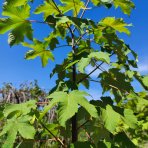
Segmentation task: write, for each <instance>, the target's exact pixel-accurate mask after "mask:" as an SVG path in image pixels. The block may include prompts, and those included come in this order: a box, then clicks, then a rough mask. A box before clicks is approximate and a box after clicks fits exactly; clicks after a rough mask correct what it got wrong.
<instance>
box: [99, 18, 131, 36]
mask: <svg viewBox="0 0 148 148" xmlns="http://www.w3.org/2000/svg"><path fill="white" fill-rule="evenodd" d="M99 24H100V25H103V26H108V27H111V28H113V29H115V30H116V31H118V32H121V33H122V32H124V33H126V34H128V35H130V31H129V30H128V28H126V27H127V26H131V24H126V23H125V22H124V21H123V19H122V18H119V19H115V18H114V17H106V18H104V19H103V20H102V21H101V22H99Z"/></svg>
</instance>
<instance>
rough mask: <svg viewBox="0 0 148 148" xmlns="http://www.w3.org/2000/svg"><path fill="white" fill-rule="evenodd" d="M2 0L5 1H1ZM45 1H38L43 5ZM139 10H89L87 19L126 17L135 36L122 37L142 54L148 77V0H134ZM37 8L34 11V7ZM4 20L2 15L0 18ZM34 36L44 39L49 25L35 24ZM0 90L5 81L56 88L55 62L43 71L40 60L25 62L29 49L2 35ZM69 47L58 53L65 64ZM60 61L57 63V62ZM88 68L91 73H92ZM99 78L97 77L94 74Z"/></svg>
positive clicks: (141, 62) (143, 69) (141, 63)
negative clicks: (13, 43) (34, 83)
mask: <svg viewBox="0 0 148 148" xmlns="http://www.w3.org/2000/svg"><path fill="white" fill-rule="evenodd" d="M1 1H2V0H1ZM39 2H41V1H37V3H39ZM134 2H135V5H136V9H135V10H133V12H132V14H131V16H130V17H128V16H126V15H124V14H123V13H122V12H121V11H120V9H117V10H115V9H114V8H112V9H110V10H107V9H105V8H99V9H94V10H92V11H88V12H87V13H86V14H85V16H84V17H86V18H90V17H91V18H92V19H94V20H100V19H101V18H103V17H105V16H115V17H117V18H118V17H123V18H124V19H125V21H126V22H127V23H132V24H133V27H131V28H130V30H131V36H127V35H122V38H123V39H124V40H125V41H126V43H127V44H130V47H131V48H132V49H134V50H135V51H136V52H137V53H138V55H139V71H140V72H141V73H142V74H148V51H147V47H148V45H147V44H148V17H147V14H148V9H147V6H148V1H147V0H140V1H138V0H134ZM32 9H33V8H32ZM1 11H2V3H1V4H0V13H1ZM0 17H1V16H0ZM32 18H33V19H37V20H41V18H40V17H36V16H32ZM33 27H34V30H35V32H34V36H35V37H36V38H38V39H42V38H43V37H45V36H46V35H47V32H48V31H49V29H48V26H46V25H44V24H33ZM0 50H1V52H0V87H1V86H2V84H3V82H12V83H13V84H14V85H16V86H18V85H19V84H20V83H22V82H25V81H33V80H34V79H37V80H38V82H39V85H40V86H41V87H42V88H45V89H50V88H52V87H53V85H54V79H53V80H50V78H49V73H50V72H51V70H52V68H53V66H54V64H55V63H54V62H51V61H49V64H48V66H47V67H46V68H42V66H41V62H40V59H39V58H37V59H35V60H25V59H24V55H25V53H26V51H27V50H28V49H27V48H25V47H22V46H20V45H19V46H13V47H12V48H10V47H9V45H8V43H7V34H6V35H0ZM67 50H68V49H66V48H64V49H61V48H60V49H57V50H56V51H55V54H56V59H58V60H57V62H60V61H62V59H63V57H64V55H65V54H66V53H67ZM57 62H56V63H57ZM90 70H91V68H88V69H87V71H90ZM93 76H95V74H94V75H93ZM90 91H91V93H93V94H94V96H95V95H98V94H99V93H100V92H98V90H97V88H96V87H95V86H94V85H93V84H92V85H91V89H90Z"/></svg>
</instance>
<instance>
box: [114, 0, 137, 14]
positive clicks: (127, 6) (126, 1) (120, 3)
mask: <svg viewBox="0 0 148 148" xmlns="http://www.w3.org/2000/svg"><path fill="white" fill-rule="evenodd" d="M113 3H114V5H115V7H116V8H118V7H120V8H121V9H122V11H123V12H124V13H125V14H128V15H130V13H131V9H133V8H135V5H134V3H133V2H132V1H131V0H114V1H113Z"/></svg>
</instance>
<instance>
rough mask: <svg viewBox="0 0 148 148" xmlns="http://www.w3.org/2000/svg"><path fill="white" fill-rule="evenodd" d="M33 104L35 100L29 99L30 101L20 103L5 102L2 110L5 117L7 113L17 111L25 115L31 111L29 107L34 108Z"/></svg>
mask: <svg viewBox="0 0 148 148" xmlns="http://www.w3.org/2000/svg"><path fill="white" fill-rule="evenodd" d="M35 104H36V101H35V100H30V101H27V102H25V103H21V104H6V105H5V109H4V111H3V112H4V116H5V117H7V116H8V115H10V114H11V113H13V112H18V113H20V114H22V115H26V114H28V113H29V112H30V111H31V109H35V108H36V105H35Z"/></svg>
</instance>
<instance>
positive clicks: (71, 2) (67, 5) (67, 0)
mask: <svg viewBox="0 0 148 148" xmlns="http://www.w3.org/2000/svg"><path fill="white" fill-rule="evenodd" d="M61 2H62V3H63V4H64V7H63V13H66V12H68V11H70V10H72V11H73V16H77V15H78V14H79V12H80V10H81V9H83V8H85V5H84V2H82V1H81V0H61Z"/></svg>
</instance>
